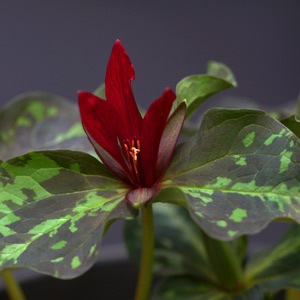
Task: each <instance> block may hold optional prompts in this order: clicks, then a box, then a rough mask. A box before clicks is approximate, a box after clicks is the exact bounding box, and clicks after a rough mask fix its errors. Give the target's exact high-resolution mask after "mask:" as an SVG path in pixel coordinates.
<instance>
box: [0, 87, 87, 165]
mask: <svg viewBox="0 0 300 300" xmlns="http://www.w3.org/2000/svg"><path fill="white" fill-rule="evenodd" d="M59 148H64V149H72V150H80V151H86V152H89V151H90V152H93V150H92V147H91V145H90V143H89V141H88V139H87V138H86V135H85V133H84V131H83V129H82V125H81V121H80V117H79V112H78V107H77V104H75V103H71V102H69V101H67V100H66V99H64V98H62V97H59V96H56V95H51V94H47V93H41V92H36V93H27V94H24V95H21V96H19V97H17V98H15V99H13V100H12V101H11V102H9V103H8V104H7V105H6V106H5V107H4V108H3V109H2V110H1V111H0V158H1V159H2V160H7V159H9V158H12V157H14V156H18V155H21V154H24V153H26V152H29V151H32V150H42V149H59Z"/></svg>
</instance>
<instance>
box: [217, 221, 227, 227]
mask: <svg viewBox="0 0 300 300" xmlns="http://www.w3.org/2000/svg"><path fill="white" fill-rule="evenodd" d="M217 225H218V226H220V227H227V222H226V221H224V220H220V221H217Z"/></svg>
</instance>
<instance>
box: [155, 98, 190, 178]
mask: <svg viewBox="0 0 300 300" xmlns="http://www.w3.org/2000/svg"><path fill="white" fill-rule="evenodd" d="M185 113H186V103H185V102H181V103H180V105H179V106H178V107H177V108H176V110H175V111H174V112H173V114H172V115H171V116H170V118H169V120H168V122H167V125H166V127H165V129H164V132H163V134H162V137H161V140H160V144H159V150H158V157H157V167H156V172H157V173H156V175H157V178H160V177H161V176H162V175H163V173H164V171H165V169H166V167H167V166H168V164H169V162H170V160H171V157H172V155H173V152H174V150H175V146H176V143H177V140H178V138H179V135H180V132H181V129H182V126H183V123H184V119H185Z"/></svg>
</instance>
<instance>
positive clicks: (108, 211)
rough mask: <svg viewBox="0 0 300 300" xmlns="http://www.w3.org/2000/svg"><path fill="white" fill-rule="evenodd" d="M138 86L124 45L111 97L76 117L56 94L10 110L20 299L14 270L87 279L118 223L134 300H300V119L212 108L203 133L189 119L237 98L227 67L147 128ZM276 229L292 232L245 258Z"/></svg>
mask: <svg viewBox="0 0 300 300" xmlns="http://www.w3.org/2000/svg"><path fill="white" fill-rule="evenodd" d="M134 78H135V72H134V68H133V66H132V64H131V61H130V59H129V57H128V55H127V53H126V51H125V49H124V48H123V46H122V44H121V43H120V41H118V40H117V41H116V42H115V44H114V45H113V49H112V53H111V56H110V59H109V62H108V67H107V71H106V77H105V84H104V85H101V86H100V87H99V88H98V89H97V90H96V91H95V92H94V93H89V92H84V91H80V92H79V93H78V104H79V112H78V107H77V106H75V105H73V104H72V103H71V102H68V101H67V100H65V99H63V98H61V97H58V96H55V95H50V94H46V93H29V94H25V95H21V96H20V97H18V98H17V99H14V100H13V101H12V102H10V103H8V105H7V106H5V107H3V108H2V109H1V110H0V159H1V161H0V163H1V164H0V235H1V237H0V268H1V270H2V271H1V275H2V277H3V280H4V282H5V284H6V287H7V291H8V293H9V295H10V297H11V299H12V300H20V299H25V296H24V295H23V293H22V291H21V289H20V288H19V286H18V284H17V282H16V281H15V280H14V277H13V275H12V271H13V270H14V269H18V268H30V269H32V270H34V271H37V272H40V273H43V274H47V275H50V276H53V277H56V278H60V279H72V278H75V277H78V276H80V275H81V274H83V273H84V272H86V271H87V270H88V269H89V268H90V267H91V266H92V265H93V264H94V263H95V261H96V259H97V257H98V254H99V249H100V243H101V240H102V238H103V237H104V235H105V233H106V232H107V231H108V230H109V227H110V225H111V224H112V223H113V222H115V221H116V220H119V219H124V220H125V242H126V245H127V248H128V251H129V255H130V257H131V258H132V260H133V261H135V262H136V264H137V265H138V266H139V276H138V281H137V288H136V291H135V296H134V299H135V300H147V299H152V300H154V299H155V300H179V299H180V300H182V299H185V300H186V299H197V300H201V299H203V300H204V299H205V300H223V299H224V300H225V299H234V300H239V299H248V300H262V299H275V297H276V294H277V293H278V292H279V291H280V290H284V291H285V295H284V297H285V299H288V300H293V299H294V300H296V299H300V293H299V291H297V290H300V226H299V225H298V224H299V223H300V196H299V195H300V144H299V136H300V123H299V122H298V117H297V109H295V112H291V114H290V115H286V110H285V114H282V113H281V111H278V112H274V111H273V112H264V111H262V110H253V109H247V108H235V109H232V108H212V109H209V110H208V111H207V112H206V113H204V114H203V115H202V116H201V124H200V126H197V125H196V123H197V122H196V121H193V122H191V121H190V120H188V119H189V118H190V116H191V115H193V113H195V112H196V111H197V110H198V108H199V107H200V106H201V105H202V103H203V102H204V101H205V100H206V99H208V98H209V97H210V96H212V95H214V94H216V93H218V92H221V91H222V90H225V89H228V88H231V87H235V86H236V85H237V83H236V81H235V78H234V75H233V74H232V72H231V70H230V69H229V68H228V67H227V66H226V65H224V64H222V63H218V62H214V61H212V62H210V63H209V64H208V69H207V74H205V75H192V76H188V77H185V78H184V79H182V80H181V81H180V82H179V83H178V84H177V87H176V94H175V93H174V92H173V91H172V90H171V89H169V88H168V89H166V90H165V91H164V92H163V94H162V96H161V97H160V98H158V99H157V100H155V101H154V102H152V104H151V105H150V107H149V108H148V110H147V111H146V113H145V114H144V115H142V114H141V112H140V110H139V108H138V106H137V104H136V102H135V99H134V96H133V92H132V88H131V81H132V80H133V79H134ZM238 107H241V103H238ZM178 139H179V140H180V143H178ZM177 144H178V145H177ZM62 149H64V150H62ZM66 149H68V150H66ZM153 215H154V220H155V222H153ZM277 221H281V222H286V223H289V224H290V225H289V227H288V229H287V232H286V233H285V235H284V236H283V237H281V239H280V240H279V242H277V243H276V244H275V245H273V246H272V247H271V248H270V249H265V250H264V251H263V252H258V253H251V252H247V235H249V234H255V233H258V232H260V231H261V230H262V229H264V228H265V227H266V226H268V225H269V223H271V222H277ZM154 233H155V234H154ZM153 275H155V276H156V278H157V280H155V282H156V283H155V284H153V280H152V277H153ZM124 280H126V279H124ZM116 284H117V283H116ZM99 294H100V295H101V291H99ZM41 298H42V296H41Z"/></svg>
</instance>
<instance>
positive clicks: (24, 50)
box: [0, 0, 300, 244]
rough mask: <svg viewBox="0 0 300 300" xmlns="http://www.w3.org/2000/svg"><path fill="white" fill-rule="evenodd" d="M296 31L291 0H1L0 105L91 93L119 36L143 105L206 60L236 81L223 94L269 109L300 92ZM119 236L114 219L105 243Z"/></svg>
mask: <svg viewBox="0 0 300 300" xmlns="http://www.w3.org/2000/svg"><path fill="white" fill-rule="evenodd" d="M299 33H300V1H297V0H295V1H290V0H285V1H284V0H282V1H275V0H272V1H271V0H269V1H267V0H265V1H261V0H257V1H253V0H252V1H240V0H234V1H224V0H219V1H217V0H216V1H208V0H207V1H200V0H198V1H179V0H177V1H151V2H150V1H149V2H146V1H145V2H143V1H138V0H136V1H129V0H127V1H121V0H119V1H96V0H89V1H88V0H85V1H76V0H74V1H68V0H63V1H62V0H60V1H57V0H52V1H40V0H39V1H31V0H26V1H21V0H20V1H14V0H10V1H5V0H0V86H1V93H0V104H1V105H4V104H5V103H7V102H8V101H9V100H10V99H11V98H13V97H15V96H16V95H18V94H20V93H24V92H27V91H32V90H42V91H47V92H51V93H56V94H59V95H62V96H65V97H67V98H68V99H70V100H72V101H76V98H77V96H76V93H77V90H88V91H93V90H94V89H95V88H96V87H97V86H98V85H99V84H100V83H101V82H103V81H104V77H105V70H106V65H107V61H108V58H109V55H110V51H111V47H112V45H113V43H114V41H115V39H117V38H118V39H120V40H121V42H122V43H123V45H124V46H125V48H126V50H127V52H128V53H129V56H130V57H131V60H132V62H133V64H134V66H135V70H136V80H135V82H134V83H133V88H134V92H135V96H136V100H137V102H138V103H139V104H140V105H142V106H144V107H148V106H149V104H150V102H151V101H152V100H154V99H156V98H157V97H159V96H160V94H161V93H162V91H163V90H164V88H165V87H166V86H170V87H171V88H173V89H174V88H175V85H176V83H177V82H178V81H179V80H180V79H182V78H183V77H185V76H187V75H191V74H199V73H204V72H205V69H206V62H207V61H208V60H211V59H214V60H218V61H222V62H224V63H226V64H227V65H228V66H230V67H231V68H232V70H233V71H234V73H235V75H236V78H237V80H238V83H239V87H238V89H236V90H230V91H227V92H225V93H223V95H240V96H243V97H247V98H250V99H254V100H256V101H257V102H258V103H259V104H261V105H269V106H271V107H274V106H278V105H281V104H284V103H286V102H288V101H290V100H292V99H295V98H296V97H297V95H298V93H299V92H300V59H299V54H300V34H299ZM218 97H220V96H215V97H214V98H213V99H212V100H211V103H214V101H216V99H218ZM278 230H279V229H278V228H277V227H276V229H275V230H274V229H273V227H270V228H269V229H268V230H267V232H265V233H264V234H260V235H258V236H257V237H256V239H257V240H258V241H266V240H268V239H269V238H272V236H273V235H277V234H278V233H279V231H278ZM120 241H121V228H120V225H118V224H117V225H113V226H112V229H111V230H110V231H109V233H108V236H107V238H106V239H105V243H106V244H110V243H116V242H120Z"/></svg>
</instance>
